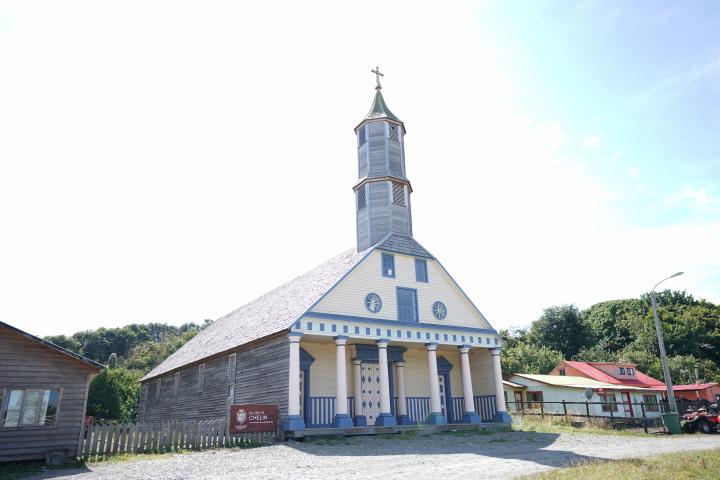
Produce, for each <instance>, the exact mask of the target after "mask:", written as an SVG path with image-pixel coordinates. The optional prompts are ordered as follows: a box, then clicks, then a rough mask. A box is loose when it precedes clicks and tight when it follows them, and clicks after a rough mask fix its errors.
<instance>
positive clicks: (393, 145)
mask: <svg viewBox="0 0 720 480" xmlns="http://www.w3.org/2000/svg"><path fill="white" fill-rule="evenodd" d="M388 155H389V157H390V173H392V174H395V175H399V176H402V177H404V176H405V169H404V168H403V162H402V157H401V155H402V149H401V148H400V142H389V143H388Z"/></svg>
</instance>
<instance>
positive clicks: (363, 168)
mask: <svg viewBox="0 0 720 480" xmlns="http://www.w3.org/2000/svg"><path fill="white" fill-rule="evenodd" d="M367 160H368V144H367V142H365V143H364V144H362V145H361V146H360V148H358V178H363V177H364V176H366V175H367V174H368V161H367Z"/></svg>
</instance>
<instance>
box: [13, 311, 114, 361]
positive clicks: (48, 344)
mask: <svg viewBox="0 0 720 480" xmlns="http://www.w3.org/2000/svg"><path fill="white" fill-rule="evenodd" d="M0 327H5V328H7V329H8V330H12V331H13V332H15V333H18V334H20V335H22V336H23V337H25V338H27V339H29V340H32V341H34V342H37V343H39V344H41V345H43V346H45V347H48V348H51V349H53V350H55V351H58V352H60V353H62V354H64V355H67V356H68V357H71V358H73V359H74V360H79V361H80V362H82V363H84V364H86V365H88V366H90V367H94V368H97V369H100V370H102V369H103V368H105V367H104V366H103V365H102V364H100V363H98V362H96V361H95V360H90V359H89V358H87V357H83V356H82V355H80V354H77V353H75V352H73V351H71V350H68V349H67V348H63V347H61V346H60V345H55V344H54V343H52V342H48V341H47V340H43V339H42V338H40V337H36V336H35V335H33V334H31V333H28V332H26V331H24V330H20V329H19V328H17V327H13V326H12V325H9V324H7V323H5V322H0Z"/></svg>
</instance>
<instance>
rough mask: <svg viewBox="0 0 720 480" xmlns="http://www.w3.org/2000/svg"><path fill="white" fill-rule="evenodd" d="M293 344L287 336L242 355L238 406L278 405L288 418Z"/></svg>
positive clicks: (237, 379) (237, 372)
mask: <svg viewBox="0 0 720 480" xmlns="http://www.w3.org/2000/svg"><path fill="white" fill-rule="evenodd" d="M289 362H290V344H289V343H288V341H287V337H285V336H284V335H283V336H282V337H280V338H277V339H274V340H272V341H269V342H268V343H265V344H263V345H260V346H257V347H255V348H252V349H249V350H246V351H242V352H238V354H237V368H236V370H235V403H263V404H276V405H278V406H279V407H280V415H287V408H288V405H287V403H288V368H289Z"/></svg>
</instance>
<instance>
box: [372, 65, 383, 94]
mask: <svg viewBox="0 0 720 480" xmlns="http://www.w3.org/2000/svg"><path fill="white" fill-rule="evenodd" d="M370 71H371V72H372V73H374V74H375V81H376V82H377V85H375V90H380V89H382V85H380V77H384V76H385V74H383V73H380V67H375V70H370Z"/></svg>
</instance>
